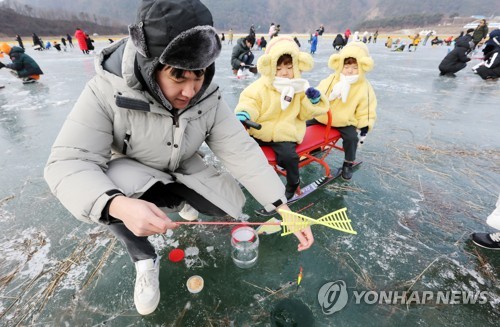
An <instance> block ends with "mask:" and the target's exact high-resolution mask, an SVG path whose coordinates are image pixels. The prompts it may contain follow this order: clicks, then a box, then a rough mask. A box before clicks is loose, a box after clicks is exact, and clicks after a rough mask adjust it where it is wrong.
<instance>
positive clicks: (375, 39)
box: [373, 30, 378, 43]
mask: <svg viewBox="0 0 500 327" xmlns="http://www.w3.org/2000/svg"><path fill="white" fill-rule="evenodd" d="M377 38H378V30H376V31H375V33H374V34H373V43H377Z"/></svg>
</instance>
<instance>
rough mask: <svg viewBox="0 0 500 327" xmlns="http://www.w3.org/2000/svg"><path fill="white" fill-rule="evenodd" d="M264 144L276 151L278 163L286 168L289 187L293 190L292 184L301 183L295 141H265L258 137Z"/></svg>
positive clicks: (259, 141)
mask: <svg viewBox="0 0 500 327" xmlns="http://www.w3.org/2000/svg"><path fill="white" fill-rule="evenodd" d="M256 141H257V143H259V145H262V146H270V147H271V148H272V149H273V151H274V153H276V163H277V164H278V166H280V167H283V168H284V169H285V170H286V185H287V189H290V190H292V186H296V185H298V184H299V178H300V174H299V155H298V154H297V152H296V151H295V147H296V146H297V143H295V142H263V141H261V140H258V139H256Z"/></svg>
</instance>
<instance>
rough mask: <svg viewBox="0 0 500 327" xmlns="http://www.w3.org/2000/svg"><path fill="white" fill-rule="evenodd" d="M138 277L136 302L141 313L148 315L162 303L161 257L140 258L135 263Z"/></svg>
mask: <svg viewBox="0 0 500 327" xmlns="http://www.w3.org/2000/svg"><path fill="white" fill-rule="evenodd" d="M135 270H136V277H135V288H134V304H135V307H136V309H137V312H139V313H140V314H141V315H148V314H150V313H152V312H153V311H155V310H156V307H158V303H160V282H159V280H158V275H159V273H160V257H159V256H157V257H156V260H153V259H146V260H139V261H137V262H136V263H135Z"/></svg>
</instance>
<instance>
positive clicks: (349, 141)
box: [306, 119, 359, 161]
mask: <svg viewBox="0 0 500 327" xmlns="http://www.w3.org/2000/svg"><path fill="white" fill-rule="evenodd" d="M306 124H307V126H312V125H318V124H321V123H320V122H319V121H317V120H316V119H311V120H308V121H307V123H306ZM321 125H323V124H321ZM334 128H335V129H336V130H338V131H339V132H340V135H341V136H342V147H343V148H344V160H345V161H354V160H356V151H357V150H358V141H359V139H358V132H357V130H356V127H354V126H345V127H334Z"/></svg>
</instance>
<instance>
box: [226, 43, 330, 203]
mask: <svg viewBox="0 0 500 327" xmlns="http://www.w3.org/2000/svg"><path fill="white" fill-rule="evenodd" d="M313 65H314V60H313V58H312V56H311V55H309V54H307V53H305V52H301V51H300V49H299V47H298V46H297V44H296V43H295V41H294V40H293V39H292V38H290V37H276V38H273V39H272V40H271V41H270V42H269V45H268V47H267V49H266V53H265V54H263V55H262V56H261V57H260V58H259V60H258V61H257V67H258V69H259V72H260V74H261V77H260V78H259V79H258V80H256V81H255V82H253V83H252V84H250V85H249V86H248V87H246V88H245V89H244V90H243V92H241V94H240V100H239V102H238V105H237V106H236V109H235V112H236V116H237V117H238V118H239V119H240V120H241V121H243V122H244V121H246V120H251V121H253V122H255V123H258V124H261V125H262V127H261V128H260V129H254V128H250V129H249V130H248V132H249V134H250V135H252V136H253V137H254V138H255V140H256V141H257V142H258V143H259V144H260V145H263V146H270V147H271V148H272V149H273V150H274V152H275V153H276V160H277V163H278V165H280V166H281V167H283V168H284V169H285V170H286V193H285V194H286V198H287V199H288V200H289V199H291V198H292V197H293V195H294V194H295V191H296V190H297V188H298V187H299V184H300V176H299V156H298V154H297V152H296V151H295V147H296V146H297V143H302V140H303V139H304V135H305V133H306V120H309V119H312V118H313V117H315V116H318V115H320V114H323V113H326V112H327V111H328V101H327V99H326V98H325V97H324V96H321V94H320V92H319V91H318V90H316V89H314V88H311V87H310V86H309V82H307V80H305V79H302V78H301V73H302V71H309V70H311V69H312V68H313Z"/></svg>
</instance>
